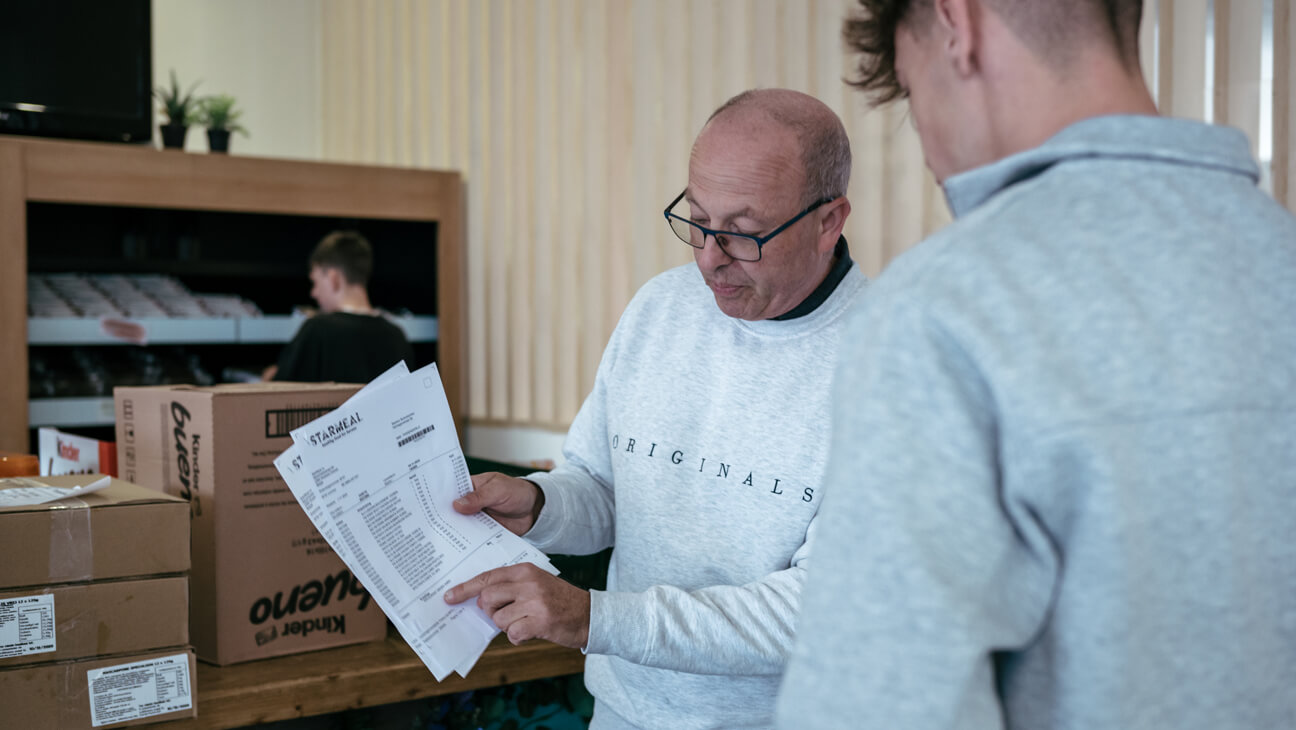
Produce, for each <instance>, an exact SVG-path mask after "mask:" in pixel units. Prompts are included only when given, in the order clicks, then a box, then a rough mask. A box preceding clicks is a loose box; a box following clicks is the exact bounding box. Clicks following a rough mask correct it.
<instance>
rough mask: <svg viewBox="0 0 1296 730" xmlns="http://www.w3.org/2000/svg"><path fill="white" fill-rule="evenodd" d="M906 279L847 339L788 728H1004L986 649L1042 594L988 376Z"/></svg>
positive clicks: (1000, 642) (1032, 529)
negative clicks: (1009, 489)
mask: <svg viewBox="0 0 1296 730" xmlns="http://www.w3.org/2000/svg"><path fill="white" fill-rule="evenodd" d="M883 278H884V279H885V278H886V277H883ZM903 284H904V283H903V282H902V286H901V287H896V286H893V287H891V289H890V290H891V291H892V292H896V291H897V289H899V290H900V293H897V294H896V295H895V296H894V297H890V298H884V297H883V294H882V292H880V291H878V290H874V291H873V292H872V293H871V294H872V296H871V298H870V299H869V300H868V306H867V312H866V313H865V315H864V316H863V317H857V318H856V319H855V321H853V322H852V323H851V324H850V326H849V328H848V330H847V334H846V336H845V339H844V343H845V345H844V348H843V357H842V359H841V361H840V362H841V365H840V366H839V368H838V372H837V379H836V383H835V397H834V403H835V406H834V408H835V412H834V420H833V424H834V432H833V437H832V444H831V453H830V457H829V466H828V475H827V495H826V497H825V502H824V505H823V506H822V507H821V515H822V517H821V519H822V524H821V526H820V530H821V535H820V536H819V540H818V544H817V545H816V553H817V556H816V560H815V571H814V573H813V575H812V576H811V579H810V580H809V581H808V583H807V586H806V592H805V605H804V607H803V611H802V614H801V624H800V629H799V635H798V644H797V646H796V648H795V650H794V653H793V657H792V660H791V663H790V665H789V670H788V675H787V677H786V678H785V680H784V684H783V691H782V694H781V698H782V702H781V704H780V707H779V720H780V723H781V726H783V727H805V726H807V723H808V724H810V725H814V726H824V727H848V726H849V727H903V728H915V729H921V728H938V727H941V728H943V727H960V728H998V727H1001V726H1002V723H1003V718H1002V709H1001V706H1000V702H999V697H998V693H997V687H996V672H995V661H996V655H997V654H998V653H999V652H1002V651H1005V650H1011V649H1013V648H1015V647H1021V646H1024V645H1026V644H1027V643H1029V642H1030V641H1031V640H1032V637H1034V636H1035V635H1036V634H1037V632H1038V631H1039V630H1040V627H1041V626H1042V625H1043V623H1044V621H1045V618H1046V616H1047V615H1048V611H1049V609H1050V606H1051V603H1052V596H1053V590H1054V588H1055V584H1056V581H1057V573H1058V558H1057V556H1056V554H1055V551H1054V548H1053V543H1052V541H1051V539H1050V538H1049V536H1048V535H1047V534H1046V533H1045V532H1044V529H1043V527H1042V526H1041V524H1040V523H1039V522H1038V521H1037V520H1036V519H1035V518H1034V517H1033V511H1032V510H1030V509H1029V508H1027V507H1024V506H1023V505H1020V504H1014V502H1013V500H1012V498H1011V497H1009V496H1008V495H1006V494H1005V490H1004V489H1003V483H1002V479H1003V476H1002V473H1001V472H1002V466H1001V463H1000V454H1001V450H1002V449H1003V448H1004V447H1003V446H1002V445H1001V441H1002V439H1003V435H1002V434H1001V433H1000V431H1001V429H1002V427H1003V426H1002V424H1001V423H1000V420H999V417H998V413H997V409H996V403H995V400H994V397H993V390H992V388H991V387H990V385H989V384H988V382H987V380H986V379H985V377H984V374H983V372H982V370H981V369H980V368H979V366H978V363H977V362H976V361H975V359H974V358H972V357H970V356H969V354H968V351H967V349H966V348H965V343H964V342H963V341H962V339H963V338H960V337H957V336H953V335H952V334H951V332H950V330H949V328H948V327H947V326H946V324H944V322H945V321H947V320H948V319H951V318H950V317H948V316H946V315H948V314H949V312H948V311H946V310H941V311H942V313H943V315H942V316H938V315H934V314H933V313H932V311H931V310H932V307H931V306H930V305H929V304H924V302H923V301H921V300H920V299H919V297H918V296H915V295H914V293H913V292H912V291H904V289H906V288H907V287H905V286H903ZM902 297H904V298H903V299H902Z"/></svg>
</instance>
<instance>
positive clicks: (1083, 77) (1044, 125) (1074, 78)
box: [989, 47, 1157, 159]
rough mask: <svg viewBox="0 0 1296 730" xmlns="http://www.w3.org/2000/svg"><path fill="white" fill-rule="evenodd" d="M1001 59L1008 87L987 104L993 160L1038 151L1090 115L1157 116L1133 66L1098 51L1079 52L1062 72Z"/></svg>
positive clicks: (1000, 87) (1024, 61) (1002, 86)
mask: <svg viewBox="0 0 1296 730" xmlns="http://www.w3.org/2000/svg"><path fill="white" fill-rule="evenodd" d="M1022 50H1023V51H1024V49H1022ZM1005 60H1006V62H1007V63H1009V64H1012V66H1013V67H1014V68H1013V69H1012V70H1011V71H1006V73H1005V74H1004V76H1003V77H1002V78H1004V79H1005V80H1006V81H1007V83H1003V84H1000V85H997V86H998V91H999V92H1000V98H999V99H996V100H994V101H993V103H991V104H990V105H989V107H990V109H991V110H992V113H993V114H994V117H993V122H992V123H993V131H992V137H993V139H992V141H993V145H994V149H995V153H996V154H995V158H996V159H1002V158H1004V157H1007V156H1009V155H1013V154H1016V153H1018V152H1022V151H1024V150H1028V149H1032V148H1035V147H1038V146H1039V145H1041V144H1043V143H1044V142H1045V141H1046V140H1048V139H1049V138H1050V137H1052V136H1053V135H1055V134H1057V133H1058V132H1060V131H1062V130H1063V129H1066V128H1067V127H1069V126H1071V125H1072V124H1075V123H1076V122H1079V121H1082V120H1085V119H1090V118H1092V117H1099V116H1108V115H1113V114H1137V115H1156V114H1157V108H1156V102H1155V101H1153V99H1152V94H1151V93H1150V92H1149V91H1148V88H1147V84H1146V83H1144V81H1143V76H1142V75H1141V74H1140V73H1139V70H1138V68H1137V67H1136V68H1134V69H1128V68H1126V67H1125V66H1123V65H1122V64H1121V63H1120V61H1119V60H1118V59H1117V58H1116V57H1115V56H1114V55H1113V54H1112V53H1111V52H1110V51H1109V50H1107V49H1104V48H1102V47H1094V48H1090V49H1087V50H1084V51H1081V53H1080V56H1079V57H1078V58H1076V59H1073V60H1072V61H1071V62H1070V63H1068V64H1067V68H1066V69H1064V70H1057V69H1054V68H1051V67H1048V66H1046V65H1044V64H1042V63H1040V62H1039V60H1038V59H1035V58H1030V59H1028V58H1018V59H1005Z"/></svg>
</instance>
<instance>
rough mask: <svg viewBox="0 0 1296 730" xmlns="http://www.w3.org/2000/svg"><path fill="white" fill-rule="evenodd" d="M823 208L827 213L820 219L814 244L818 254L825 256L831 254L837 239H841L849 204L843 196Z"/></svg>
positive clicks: (849, 208) (849, 210)
mask: <svg viewBox="0 0 1296 730" xmlns="http://www.w3.org/2000/svg"><path fill="white" fill-rule="evenodd" d="M824 207H825V208H827V209H828V212H827V213H825V214H824V217H823V218H822V219H820V223H819V240H818V241H816V242H815V248H817V249H818V250H819V253H823V254H826V253H831V252H832V250H833V248H835V247H836V246H837V239H839V238H841V232H842V229H843V228H845V227H846V217H847V216H849V215H850V212H851V204H850V201H849V200H847V199H846V198H845V196H843V197H840V198H838V199H836V200H834V201H833V202H831V203H828V204H827V205H825V206H824Z"/></svg>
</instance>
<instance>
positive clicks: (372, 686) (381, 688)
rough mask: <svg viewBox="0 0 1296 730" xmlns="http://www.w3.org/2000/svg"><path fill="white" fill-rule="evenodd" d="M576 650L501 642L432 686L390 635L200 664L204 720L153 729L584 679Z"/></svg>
mask: <svg viewBox="0 0 1296 730" xmlns="http://www.w3.org/2000/svg"><path fill="white" fill-rule="evenodd" d="M584 665H585V657H584V655H583V654H581V653H580V651H579V650H576V649H568V648H566V647H562V646H558V645H556V644H550V643H549V642H546V641H530V642H527V643H524V644H522V645H521V646H513V645H512V644H510V643H509V642H508V640H507V639H505V638H504V636H503V635H500V636H498V637H496V639H495V641H494V642H493V643H491V645H490V646H489V647H487V649H486V652H485V653H484V654H482V656H481V659H479V660H478V661H477V665H476V666H474V667H473V669H472V671H471V672H469V673H468V676H467V677H459V676H458V675H453V674H452V675H450V676H449V677H447V678H446V679H445V681H443V682H437V681H436V680H435V679H433V678H432V673H431V672H429V671H428V670H427V667H425V666H423V663H422V662H420V661H419V659H418V656H417V655H415V654H414V652H413V650H411V649H410V648H409V646H408V645H406V644H405V642H404V641H403V640H402V639H401V638H400V636H399V635H398V634H396V633H395V631H391V632H390V633H389V634H388V636H387V639H386V640H385V641H376V642H369V643H367V644H357V645H355V646H346V647H341V648H338V649H325V650H323V651H315V652H310V653H307V654H295V655H292V656H286V657H279V658H275V659H262V660H260V661H255V662H248V663H247V664H235V665H232V666H228V667H216V666H211V665H209V664H206V663H203V662H199V664H198V681H197V685H196V688H195V689H196V691H195V697H196V698H197V700H198V717H197V718H195V719H192V720H178V721H173V722H168V723H162V724H158V725H152V726H150V727H155V728H158V730H169V729H171V728H175V729H177V730H179V729H180V728H206V729H208V730H219V729H221V728H236V727H245V726H247V725H254V724H261V723H267V722H275V721H280V720H290V719H293V718H297V717H308V716H311V715H322V714H326V713H333V712H340V711H342V710H349V709H355V708H359V707H374V706H377V705H385V704H390V703H393V702H403V701H405V700H413V699H420V698H423V697H433V696H436V695H444V694H451V693H454V692H464V691H467V690H472V689H482V688H485V687H497V686H499V685H503V684H510V683H513V682H525V681H528V680H532V679H542V678H544V677H561V676H564V675H568V674H576V673H577V672H580V671H583V669H584Z"/></svg>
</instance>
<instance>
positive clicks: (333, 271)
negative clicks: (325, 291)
mask: <svg viewBox="0 0 1296 730" xmlns="http://www.w3.org/2000/svg"><path fill="white" fill-rule="evenodd" d="M324 275H325V276H326V277H328V285H329V289H332V290H333V291H340V290H341V289H342V285H343V284H345V283H346V281H345V280H344V279H343V278H342V270H341V269H339V268H337V267H334V266H330V267H328V268H327V269H325V270H324Z"/></svg>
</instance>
